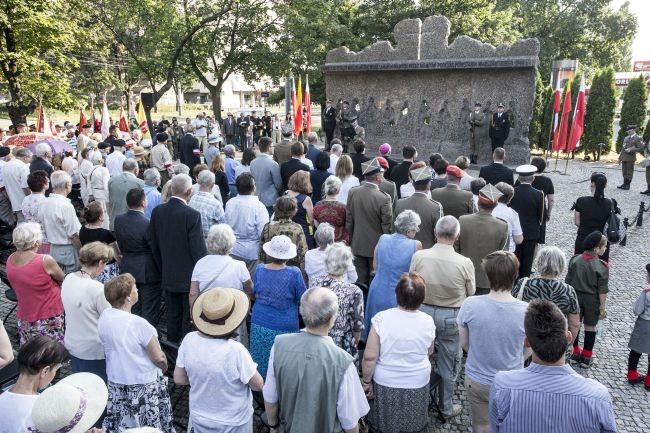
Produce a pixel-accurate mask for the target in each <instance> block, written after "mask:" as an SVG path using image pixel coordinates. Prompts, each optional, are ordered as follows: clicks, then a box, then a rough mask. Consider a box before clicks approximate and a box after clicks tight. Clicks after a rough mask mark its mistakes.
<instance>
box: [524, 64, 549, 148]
mask: <svg viewBox="0 0 650 433" xmlns="http://www.w3.org/2000/svg"><path fill="white" fill-rule="evenodd" d="M545 93H546V86H544V82H543V81H542V76H541V74H540V73H539V71H535V102H534V103H533V115H532V117H531V119H530V126H529V132H528V137H529V139H530V145H531V147H532V146H535V147H544V146H543V145H544V143H543V142H542V126H543V124H544V102H545V101H544V95H545Z"/></svg>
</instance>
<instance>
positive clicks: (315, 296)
mask: <svg viewBox="0 0 650 433" xmlns="http://www.w3.org/2000/svg"><path fill="white" fill-rule="evenodd" d="M338 311H339V301H338V299H337V297H336V294H335V293H334V292H333V291H332V290H330V289H328V288H325V287H314V288H312V289H309V290H307V291H306V292H305V293H304V294H303V295H302V298H301V299H300V315H301V316H302V320H303V321H304V322H305V326H306V327H307V328H322V327H324V326H328V325H330V323H332V319H333V318H334V317H336V315H337V314H338Z"/></svg>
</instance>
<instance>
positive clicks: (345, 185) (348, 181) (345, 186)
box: [337, 175, 359, 205]
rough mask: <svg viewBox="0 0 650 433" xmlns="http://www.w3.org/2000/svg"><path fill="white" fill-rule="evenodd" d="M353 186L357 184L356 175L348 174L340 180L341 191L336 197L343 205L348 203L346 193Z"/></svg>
mask: <svg viewBox="0 0 650 433" xmlns="http://www.w3.org/2000/svg"><path fill="white" fill-rule="evenodd" d="M355 186H359V179H357V177H356V176H353V175H350V176H348V177H346V178H345V180H343V181H342V185H341V192H339V196H338V198H337V200H338V201H339V203H343V204H345V205H347V204H348V193H349V192H350V190H351V189H352V188H354V187H355Z"/></svg>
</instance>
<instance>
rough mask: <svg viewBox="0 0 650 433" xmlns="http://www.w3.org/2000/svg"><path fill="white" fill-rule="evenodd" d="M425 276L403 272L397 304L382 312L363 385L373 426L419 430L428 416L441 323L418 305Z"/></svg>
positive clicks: (365, 359) (366, 358)
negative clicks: (435, 345)
mask: <svg viewBox="0 0 650 433" xmlns="http://www.w3.org/2000/svg"><path fill="white" fill-rule="evenodd" d="M424 293H425V283H424V279H423V278H422V277H421V276H420V275H419V274H417V273H415V272H411V273H406V274H404V275H402V277H401V278H400V279H399V281H398V282H397V285H396V287H395V298H396V299H397V306H396V307H393V308H389V309H387V310H384V311H381V312H379V313H377V314H376V315H375V316H374V317H373V318H372V325H371V328H370V332H369V334H368V341H367V342H366V349H365V351H364V353H363V364H362V371H363V372H362V376H361V377H362V378H361V384H362V386H363V389H364V391H365V392H366V395H367V396H368V399H372V402H371V405H370V413H369V421H370V425H371V426H372V429H373V430H374V431H381V432H386V433H392V432H420V431H424V430H426V426H427V424H428V419H429V377H430V375H431V363H430V362H429V355H430V354H431V353H433V340H434V338H435V333H436V327H435V325H434V323H433V319H432V318H431V316H429V315H428V314H426V313H423V312H421V311H419V308H420V305H421V304H422V301H423V300H424Z"/></svg>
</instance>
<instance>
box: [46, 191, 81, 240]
mask: <svg viewBox="0 0 650 433" xmlns="http://www.w3.org/2000/svg"><path fill="white" fill-rule="evenodd" d="M42 203H43V205H42V206H41V212H40V217H41V220H42V221H43V230H44V231H45V235H46V236H47V239H48V241H49V242H50V243H51V244H56V245H70V244H72V241H71V240H70V237H72V236H73V235H75V234H79V229H81V223H79V218H78V217H77V212H76V211H75V209H74V206H72V203H70V199H69V198H67V197H63V196H62V195H59V194H54V193H52V194H50V196H49V197H48V198H46V199H45V200H43V202H42Z"/></svg>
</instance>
